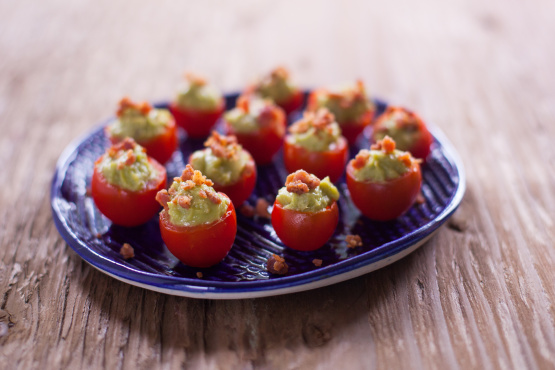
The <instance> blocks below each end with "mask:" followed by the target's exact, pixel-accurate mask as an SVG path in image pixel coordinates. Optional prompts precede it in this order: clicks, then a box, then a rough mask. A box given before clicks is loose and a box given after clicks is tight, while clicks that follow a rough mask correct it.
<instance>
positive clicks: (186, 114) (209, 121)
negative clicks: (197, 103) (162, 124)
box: [170, 99, 225, 138]
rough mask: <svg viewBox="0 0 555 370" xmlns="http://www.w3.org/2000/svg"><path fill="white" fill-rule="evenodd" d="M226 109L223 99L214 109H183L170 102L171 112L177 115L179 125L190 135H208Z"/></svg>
mask: <svg viewBox="0 0 555 370" xmlns="http://www.w3.org/2000/svg"><path fill="white" fill-rule="evenodd" d="M224 110H225V102H224V100H223V99H222V100H221V101H220V104H219V105H218V107H217V108H216V110H213V111H203V110H192V109H183V108H180V107H178V106H177V104H175V103H171V104H170V112H171V113H172V114H173V116H174V117H175V121H176V122H177V125H178V126H180V127H182V128H183V129H184V130H185V131H186V132H187V135H189V137H192V138H202V137H206V136H208V135H209V134H210V131H212V128H213V127H214V125H215V124H216V122H217V121H218V119H219V118H220V117H221V115H222V113H223V112H224Z"/></svg>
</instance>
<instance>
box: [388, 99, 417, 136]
mask: <svg viewBox="0 0 555 370" xmlns="http://www.w3.org/2000/svg"><path fill="white" fill-rule="evenodd" d="M382 117H383V118H382V119H381V120H387V119H390V117H393V118H394V119H395V124H396V126H397V127H400V128H403V129H406V130H417V129H418V127H419V126H421V125H422V124H423V122H422V119H421V118H420V117H418V115H416V113H414V112H412V111H410V110H408V109H406V108H402V107H396V106H391V105H390V106H388V107H387V109H386V110H385V113H384V114H383V116H382Z"/></svg>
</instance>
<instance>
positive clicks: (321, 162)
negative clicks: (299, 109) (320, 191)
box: [283, 108, 349, 182]
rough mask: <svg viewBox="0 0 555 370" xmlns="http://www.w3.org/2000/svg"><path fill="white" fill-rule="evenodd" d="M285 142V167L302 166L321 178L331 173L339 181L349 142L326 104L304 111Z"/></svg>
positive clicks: (296, 168) (333, 180)
mask: <svg viewBox="0 0 555 370" xmlns="http://www.w3.org/2000/svg"><path fill="white" fill-rule="evenodd" d="M289 133H290V134H289V135H287V136H286V137H285V142H284V144H283V156H284V157H283V158H284V162H285V168H287V171H289V172H295V171H297V170H300V169H303V170H305V171H307V172H309V173H312V174H314V175H316V176H317V177H319V178H324V177H326V176H329V178H330V180H331V182H336V181H337V180H338V179H339V178H340V177H341V175H342V174H343V171H344V170H345V164H346V163H347V158H348V154H349V153H348V151H349V146H348V144H347V140H345V138H344V137H343V136H341V129H340V128H339V125H338V124H337V122H335V118H334V116H333V114H331V113H330V112H329V111H328V110H327V109H326V108H321V109H320V110H318V112H315V113H314V112H305V114H304V117H303V118H302V119H301V120H299V121H297V122H295V123H294V124H293V125H291V126H290V127H289Z"/></svg>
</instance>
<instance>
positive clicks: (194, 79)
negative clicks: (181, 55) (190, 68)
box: [185, 72, 207, 86]
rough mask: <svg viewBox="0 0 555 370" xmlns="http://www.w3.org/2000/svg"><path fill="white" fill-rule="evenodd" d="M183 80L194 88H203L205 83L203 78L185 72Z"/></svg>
mask: <svg viewBox="0 0 555 370" xmlns="http://www.w3.org/2000/svg"><path fill="white" fill-rule="evenodd" d="M185 79H186V80H187V81H188V82H189V83H190V84H191V85H196V86H204V85H206V83H207V81H206V79H205V78H204V77H202V76H199V75H197V74H195V73H193V72H185Z"/></svg>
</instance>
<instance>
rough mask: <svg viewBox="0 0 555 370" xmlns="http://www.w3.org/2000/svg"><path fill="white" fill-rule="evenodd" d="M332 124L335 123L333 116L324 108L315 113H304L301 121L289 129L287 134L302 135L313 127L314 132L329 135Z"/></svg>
mask: <svg viewBox="0 0 555 370" xmlns="http://www.w3.org/2000/svg"><path fill="white" fill-rule="evenodd" d="M333 122H335V116H334V115H333V114H332V113H331V112H330V111H329V110H327V109H326V108H320V109H318V111H317V112H305V113H304V115H303V118H302V119H300V120H298V121H297V122H295V123H293V124H292V125H291V126H290V127H289V132H290V133H292V134H302V133H305V132H307V131H308V130H309V129H310V128H311V127H314V128H315V129H316V131H327V132H328V133H330V134H331V133H332V132H331V131H332V128H331V127H330V125H331V124H332V123H333Z"/></svg>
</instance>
